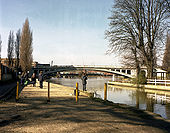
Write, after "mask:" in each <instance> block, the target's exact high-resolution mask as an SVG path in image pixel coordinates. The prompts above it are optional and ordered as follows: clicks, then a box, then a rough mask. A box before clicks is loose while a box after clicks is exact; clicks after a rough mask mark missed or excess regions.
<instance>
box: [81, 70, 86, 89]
mask: <svg viewBox="0 0 170 133" xmlns="http://www.w3.org/2000/svg"><path fill="white" fill-rule="evenodd" d="M81 80H82V84H83V91H87V90H86V84H87V75H86V73H84V74H83V76H82V78H81Z"/></svg>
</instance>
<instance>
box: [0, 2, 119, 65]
mask: <svg viewBox="0 0 170 133" xmlns="http://www.w3.org/2000/svg"><path fill="white" fill-rule="evenodd" d="M112 5H113V0H0V34H1V38H2V57H6V56H7V43H8V36H9V32H10V30H12V31H14V33H16V32H17V30H18V29H22V27H23V23H24V22H25V19H26V18H28V20H29V23H30V27H31V30H32V31H33V59H34V61H38V62H40V63H49V62H51V61H53V62H54V64H56V65H117V64H119V61H118V58H117V57H115V56H114V55H106V54H105V53H106V51H107V49H108V41H107V40H106V39H105V35H104V33H105V30H107V29H108V27H109V20H108V17H110V16H111V12H110V10H111V7H112Z"/></svg>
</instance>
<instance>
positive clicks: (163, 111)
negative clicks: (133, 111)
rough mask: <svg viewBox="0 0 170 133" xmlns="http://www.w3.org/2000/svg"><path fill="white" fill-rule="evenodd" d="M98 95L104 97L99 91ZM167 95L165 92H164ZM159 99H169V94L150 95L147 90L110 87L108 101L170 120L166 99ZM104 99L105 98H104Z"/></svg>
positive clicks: (169, 110) (169, 109)
mask: <svg viewBox="0 0 170 133" xmlns="http://www.w3.org/2000/svg"><path fill="white" fill-rule="evenodd" d="M97 93H99V94H101V95H102V96H103V92H101V91H97ZM164 93H165V92H164ZM155 95H156V98H158V97H164V95H166V97H169V96H170V95H168V94H164V95H163V94H159V93H155V94H153V93H149V92H147V90H146V89H142V88H136V89H135V88H123V87H113V86H109V87H108V100H110V101H113V102H115V103H123V104H127V105H130V106H134V107H136V108H138V109H141V110H147V111H150V112H154V113H157V114H160V115H161V116H162V117H163V118H166V119H170V115H169V114H170V106H169V104H165V99H164V101H163V99H162V100H160V99H155V97H154V96H155ZM102 98H103V97H102Z"/></svg>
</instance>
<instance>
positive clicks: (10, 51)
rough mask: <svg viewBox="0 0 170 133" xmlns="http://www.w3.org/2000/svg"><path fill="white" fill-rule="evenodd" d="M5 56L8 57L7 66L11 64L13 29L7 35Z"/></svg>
mask: <svg viewBox="0 0 170 133" xmlns="http://www.w3.org/2000/svg"><path fill="white" fill-rule="evenodd" d="M7 57H8V66H9V67H12V66H13V57H14V34H13V31H10V33H9V37H8V49H7Z"/></svg>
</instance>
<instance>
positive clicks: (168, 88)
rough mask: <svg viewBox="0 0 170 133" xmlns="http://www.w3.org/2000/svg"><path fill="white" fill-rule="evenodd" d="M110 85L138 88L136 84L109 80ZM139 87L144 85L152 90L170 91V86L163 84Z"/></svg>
mask: <svg viewBox="0 0 170 133" xmlns="http://www.w3.org/2000/svg"><path fill="white" fill-rule="evenodd" d="M108 84H109V85H115V86H124V87H133V88H137V85H136V84H131V83H121V82H113V81H109V82H108ZM139 87H144V88H146V89H152V90H160V91H170V86H161V85H141V86H139Z"/></svg>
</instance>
